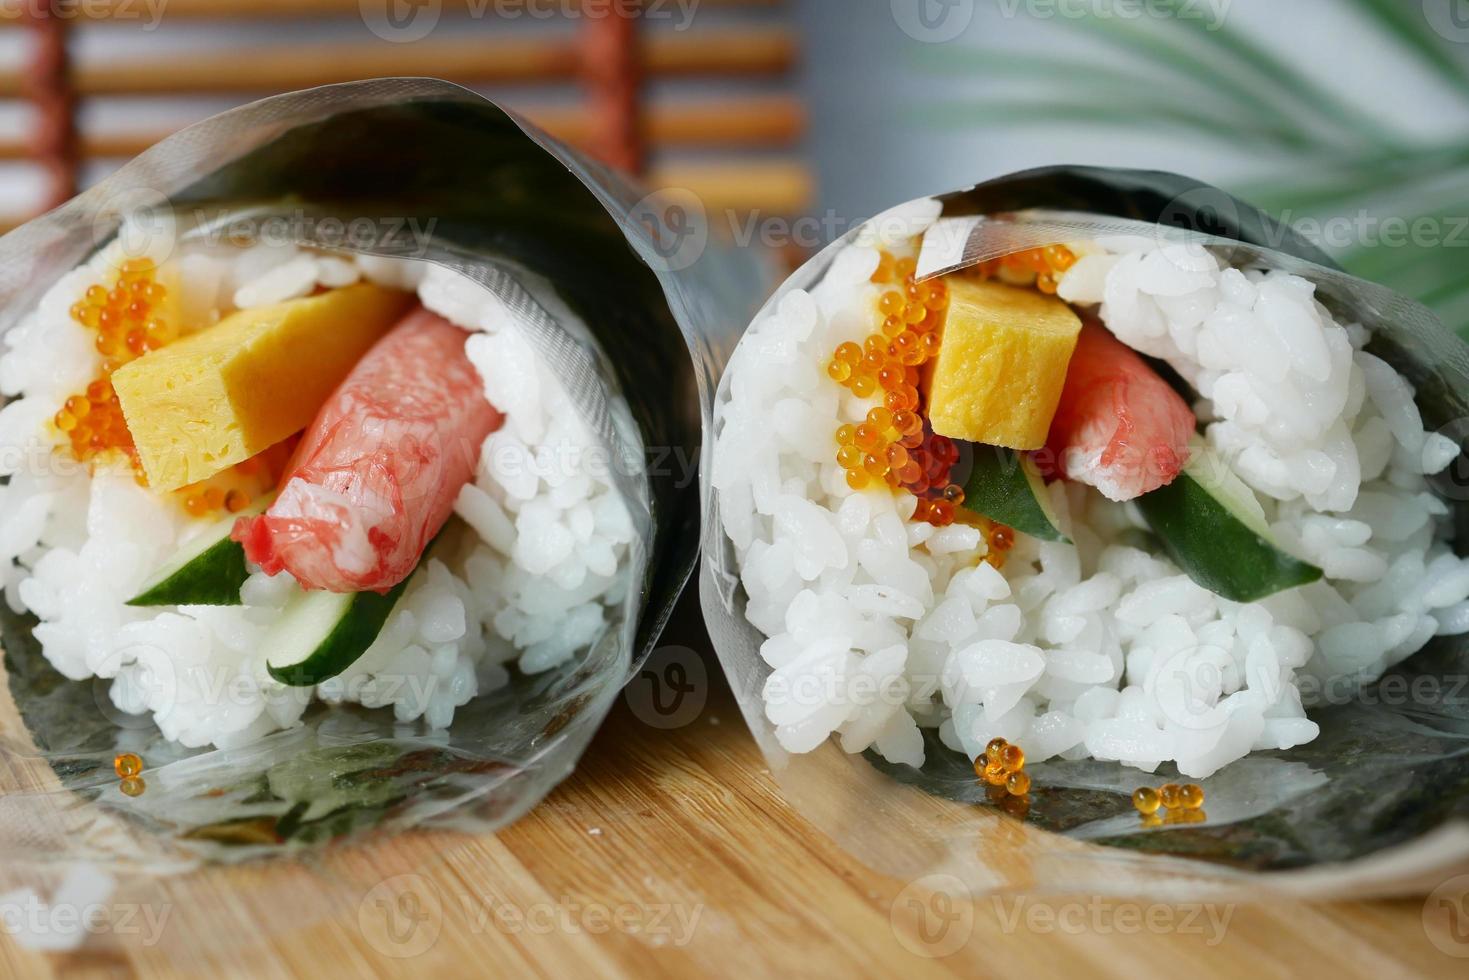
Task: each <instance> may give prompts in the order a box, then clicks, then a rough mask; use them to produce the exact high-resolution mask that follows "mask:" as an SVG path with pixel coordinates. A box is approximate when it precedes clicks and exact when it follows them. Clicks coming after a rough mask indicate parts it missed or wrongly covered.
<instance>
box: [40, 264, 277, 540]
mask: <svg viewBox="0 0 1469 980" xmlns="http://www.w3.org/2000/svg"><path fill="white" fill-rule="evenodd" d="M157 276H158V269H157V267H156V266H155V265H154V263H153V260H152V259H148V258H134V259H127V260H126V261H124V262H122V263H121V264H120V265H119V266H118V267H117V270H116V273H115V278H114V281H113V284H112V286H111V288H108V287H107V286H106V285H103V284H101V283H96V284H93V285H91V286H89V287H87V290H86V292H85V293H83V295H82V298H81V299H80V300H79V301H77V302H76V303H74V304H72V306H71V311H70V312H71V318H72V320H73V321H75V322H76V323H78V324H80V325H81V326H82V328H84V329H86V330H94V331H96V334H97V336H96V339H95V341H94V346H95V347H96V349H97V352H98V353H100V354H101V355H102V365H101V367H100V369H99V370H98V374H97V377H96V378H95V379H93V381H92V382H91V383H90V384H88V385H87V387H86V390H85V391H82V392H80V393H78V394H75V395H72V396H70V397H69V398H67V399H66V401H65V403H64V404H63V405H62V406H61V408H60V409H59V410H58V411H57V413H56V415H55V416H54V417H53V418H52V424H53V425H54V426H55V427H56V429H57V431H58V432H60V433H61V434H62V435H64V436H65V437H66V442H67V445H66V449H67V450H68V451H69V452H70V453H71V455H72V456H73V458H75V459H76V460H77V461H78V462H81V463H88V464H92V465H95V464H97V463H99V462H102V461H103V460H105V459H106V458H108V457H115V456H119V455H120V456H122V457H125V458H126V459H127V460H128V462H129V463H130V464H131V466H132V470H133V475H134V478H135V479H136V480H137V482H138V484H139V485H140V486H147V485H148V477H147V474H146V473H145V472H144V470H143V464H142V461H141V460H140V459H139V457H138V450H137V447H136V446H135V445H134V443H133V437H132V433H130V432H129V431H128V427H127V420H126V419H125V418H124V417H123V413H122V403H121V401H119V399H118V397H117V392H116V391H114V390H113V387H112V381H111V377H112V373H113V372H114V371H116V370H117V369H118V368H120V367H122V366H123V365H124V364H127V363H128V362H129V361H132V360H135V359H136V358H139V357H142V356H143V355H144V354H147V353H148V352H149V351H153V350H157V349H158V348H160V347H163V346H165V345H167V344H168V343H170V342H171V341H173V340H175V339H177V338H178V335H179V325H178V324H175V323H169V322H168V321H167V320H166V319H165V318H164V317H162V316H158V315H155V314H157V313H159V312H160V309H159V307H160V304H162V302H163V301H164V299H165V298H166V297H167V296H168V288H167V287H166V286H164V285H163V283H161V282H159V281H158V278H157ZM293 448H294V442H293V441H290V440H288V441H287V442H285V443H282V444H280V445H278V446H272V447H271V448H270V449H267V450H266V451H265V452H263V453H260V454H259V455H257V456H256V457H254V458H252V459H248V460H245V461H244V462H242V463H239V464H237V465H235V466H234V467H233V468H231V469H230V470H226V471H225V472H223V473H220V474H216V475H215V476H213V477H211V478H210V479H208V480H205V481H203V482H201V483H198V484H195V485H193V486H189V487H184V488H183V489H181V490H178V491H175V494H176V496H177V497H178V499H179V500H180V502H181V504H182V505H183V508H184V511H185V512H186V513H188V514H189V515H190V516H192V517H200V518H204V517H211V516H213V515H215V514H217V513H221V512H227V513H231V514H234V513H238V512H239V511H241V510H244V509H245V508H246V507H248V506H249V505H250V501H251V500H252V499H254V497H255V496H257V495H259V494H260V493H265V492H269V491H270V490H271V489H272V488H273V487H274V486H275V485H276V483H277V482H278V481H279V479H280V476H281V474H282V473H283V472H284V471H285V465H286V461H287V460H288V459H289V457H290V454H291V451H292V449H293Z"/></svg>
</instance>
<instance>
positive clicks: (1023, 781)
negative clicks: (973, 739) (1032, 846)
mask: <svg viewBox="0 0 1469 980" xmlns="http://www.w3.org/2000/svg"><path fill="white" fill-rule="evenodd" d="M1024 770H1025V751H1024V750H1023V749H1021V747H1020V746H1018V745H1013V744H1011V743H1010V742H1009V741H1008V740H1006V739H1004V738H999V737H996V738H992V739H990V740H989V744H987V745H986V746H985V747H984V752H983V753H981V754H980V755H979V756H978V757H977V758H976V759H975V760H974V774H975V776H977V777H979V779H980V780H982V781H983V782H984V783H985V784H986V786H988V787H989V790H997V791H996V792H990V791H989V790H987V791H986V795H987V796H988V797H989V798H990V801H991V802H1003V801H1004V799H1006V798H1007V797H1023V796H1025V795H1026V794H1027V793H1029V792H1030V774H1029V773H1027V772H1025V771H1024ZM1000 787H1003V789H999V788H1000ZM1015 815H1017V816H1018V815H1022V814H1015Z"/></svg>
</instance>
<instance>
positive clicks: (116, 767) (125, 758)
mask: <svg viewBox="0 0 1469 980" xmlns="http://www.w3.org/2000/svg"><path fill="white" fill-rule="evenodd" d="M112 769H113V771H114V772H116V773H117V777H118V778H119V779H127V778H128V777H130V776H136V775H137V774H138V773H140V772H142V771H143V759H142V757H141V756H139V755H138V754H137V753H136V752H119V753H118V754H117V755H116V756H114V757H113V759H112Z"/></svg>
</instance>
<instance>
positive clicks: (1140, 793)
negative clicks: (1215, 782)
mask: <svg viewBox="0 0 1469 980" xmlns="http://www.w3.org/2000/svg"><path fill="white" fill-rule="evenodd" d="M1132 805H1133V808H1134V809H1136V810H1137V812H1138V815H1139V816H1140V817H1141V818H1142V819H1143V821H1144V823H1146V824H1148V825H1149V826H1154V825H1157V824H1159V823H1162V822H1164V821H1165V820H1166V821H1167V822H1169V823H1202V822H1203V821H1204V819H1205V816H1204V811H1203V806H1204V788H1203V787H1202V786H1199V785H1198V784H1197V783H1184V784H1183V785H1181V786H1180V785H1179V784H1178V783H1165V784H1163V785H1162V786H1159V787H1158V788H1157V789H1154V788H1153V787H1151V786H1139V787H1138V788H1137V789H1136V790H1134V791H1133V793H1132ZM1160 809H1161V810H1162V811H1163V816H1161V817H1160V816H1159V814H1158V811H1159V810H1160Z"/></svg>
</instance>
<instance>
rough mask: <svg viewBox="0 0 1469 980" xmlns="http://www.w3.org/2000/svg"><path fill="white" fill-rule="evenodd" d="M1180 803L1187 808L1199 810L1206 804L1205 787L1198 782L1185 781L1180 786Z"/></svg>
mask: <svg viewBox="0 0 1469 980" xmlns="http://www.w3.org/2000/svg"><path fill="white" fill-rule="evenodd" d="M1178 803H1179V805H1180V806H1182V807H1183V808H1184V809H1185V810H1197V809H1198V808H1199V807H1201V806H1203V805H1204V788H1203V787H1202V786H1200V785H1198V784H1197V783H1184V784H1183V785H1182V786H1180V787H1179V788H1178Z"/></svg>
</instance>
